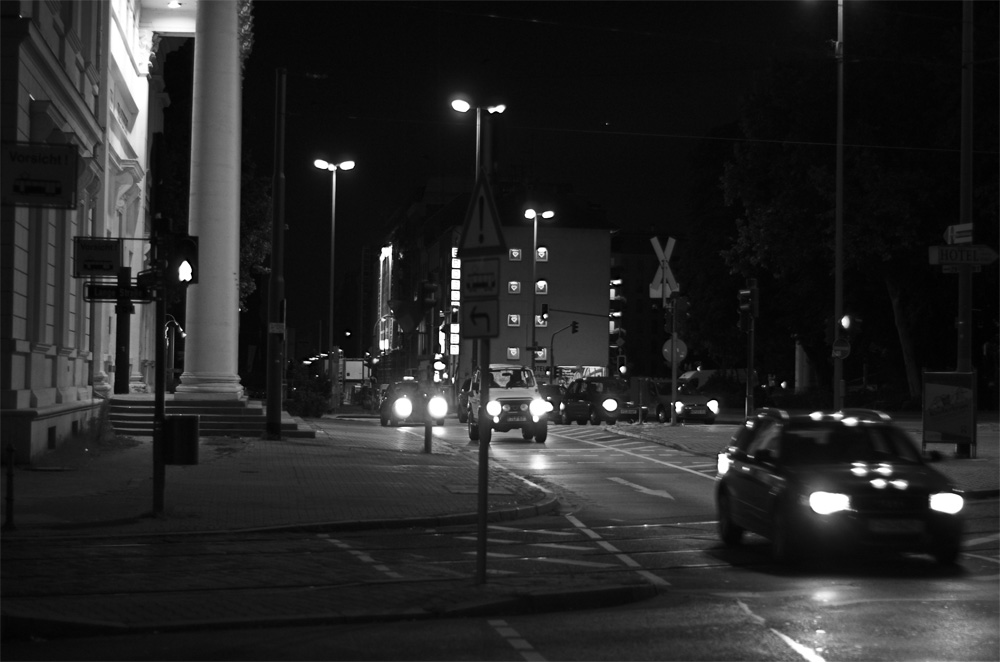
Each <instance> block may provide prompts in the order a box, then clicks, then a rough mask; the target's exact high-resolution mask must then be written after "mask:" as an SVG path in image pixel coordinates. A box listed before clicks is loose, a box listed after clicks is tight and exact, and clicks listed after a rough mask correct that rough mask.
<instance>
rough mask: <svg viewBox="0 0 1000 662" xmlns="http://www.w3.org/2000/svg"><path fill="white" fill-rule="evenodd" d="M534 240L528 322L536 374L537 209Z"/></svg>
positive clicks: (533, 229) (532, 242) (532, 363)
mask: <svg viewBox="0 0 1000 662" xmlns="http://www.w3.org/2000/svg"><path fill="white" fill-rule="evenodd" d="M531 225H532V235H531V236H532V240H531V246H532V248H531V315H530V317H529V319H528V324H529V325H531V350H530V351H531V363H530V364H529V365H530V366H531V374H532V375H534V374H535V310H537V302H536V301H535V283H536V282H538V211H537V210H536V211H535V217H534V220H533V221H532V224H531Z"/></svg>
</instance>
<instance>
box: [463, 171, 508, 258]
mask: <svg viewBox="0 0 1000 662" xmlns="http://www.w3.org/2000/svg"><path fill="white" fill-rule="evenodd" d="M506 252H507V244H506V242H504V239H503V232H502V231H501V230H500V214H499V213H498V212H497V206H496V203H495V202H494V201H493V193H492V192H491V191H490V186H489V184H487V183H486V177H480V178H479V179H478V181H477V182H476V188H475V190H473V192H472V199H471V200H470V202H469V208H468V210H467V211H466V212H465V225H463V226H462V239H461V241H460V242H459V244H458V257H460V258H462V259H463V260H464V259H465V258H466V257H469V256H474V255H499V254H502V253H506Z"/></svg>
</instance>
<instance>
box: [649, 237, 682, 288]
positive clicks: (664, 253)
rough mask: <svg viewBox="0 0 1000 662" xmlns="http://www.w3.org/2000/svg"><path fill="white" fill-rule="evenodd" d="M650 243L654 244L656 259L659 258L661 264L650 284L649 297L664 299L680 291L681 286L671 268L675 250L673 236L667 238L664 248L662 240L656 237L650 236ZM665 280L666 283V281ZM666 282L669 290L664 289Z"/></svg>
mask: <svg viewBox="0 0 1000 662" xmlns="http://www.w3.org/2000/svg"><path fill="white" fill-rule="evenodd" d="M649 241H650V243H652V244H653V250H654V251H655V252H656V259H657V260H659V262H660V266H659V267H658V268H657V270H656V275H655V276H653V280H652V282H651V283H650V284H649V297H650V298H651V299H664V298H668V297H670V295H671V294H672V293H673V292H680V290H681V288H680V286H679V285H678V284H677V280H675V279H674V272H673V271H672V270H671V269H670V264H669V262H670V256H671V255H673V252H674V244H675V243H677V242H676V241H674V238H673V237H670V238H668V239H667V243H666V245H665V246H663V247H662V248H661V247H660V241H659V240H658V239H657V238H656V237H650V238H649ZM664 280H665V281H666V283H664ZM664 284H666V288H667V291H666V292H664V291H663V286H664Z"/></svg>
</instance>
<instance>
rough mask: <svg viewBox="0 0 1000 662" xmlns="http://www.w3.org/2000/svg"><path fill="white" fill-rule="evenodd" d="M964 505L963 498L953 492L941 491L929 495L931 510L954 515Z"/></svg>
mask: <svg viewBox="0 0 1000 662" xmlns="http://www.w3.org/2000/svg"><path fill="white" fill-rule="evenodd" d="M964 505H965V499H963V498H962V497H961V496H959V495H957V494H955V493H954V492H941V493H939V494H932V495H931V510H936V511H938V512H939V513H947V514H948V515H954V514H956V513H958V512H959V511H960V510H962V507H963V506H964Z"/></svg>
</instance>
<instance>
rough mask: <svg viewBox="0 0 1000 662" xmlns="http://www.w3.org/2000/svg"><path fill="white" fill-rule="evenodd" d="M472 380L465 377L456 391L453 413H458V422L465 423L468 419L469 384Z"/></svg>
mask: <svg viewBox="0 0 1000 662" xmlns="http://www.w3.org/2000/svg"><path fill="white" fill-rule="evenodd" d="M471 383H472V380H471V379H469V378H466V380H465V381H464V382H462V388H461V390H459V392H458V400H457V402H456V403H455V413H457V414H458V422H459V423H467V422H468V421H469V385H470V384H471Z"/></svg>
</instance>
